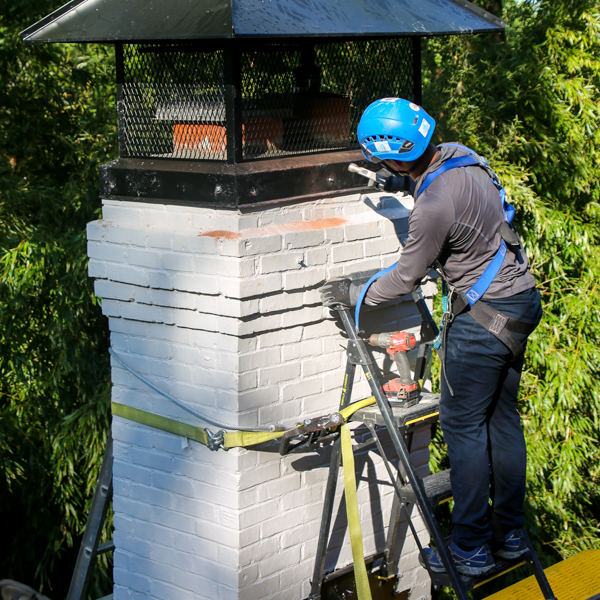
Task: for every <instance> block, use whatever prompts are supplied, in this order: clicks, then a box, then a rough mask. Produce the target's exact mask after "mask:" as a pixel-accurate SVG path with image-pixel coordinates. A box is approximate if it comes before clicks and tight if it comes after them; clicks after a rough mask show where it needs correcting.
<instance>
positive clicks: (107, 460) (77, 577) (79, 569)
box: [67, 432, 113, 600]
mask: <svg viewBox="0 0 600 600" xmlns="http://www.w3.org/2000/svg"><path fill="white" fill-rule="evenodd" d="M112 464H113V440H112V435H111V434H110V432H109V434H108V439H107V440H106V449H105V451H104V458H103V459H102V466H101V467H100V474H99V476H98V482H97V483H96V490H95V491H94V498H93V499H92V506H91V508H90V514H89V516H88V520H87V523H86V525H85V530H84V532H83V538H82V540H81V546H80V547H79V552H78V553H77V561H76V563H75V569H74V571H73V576H72V578H71V584H70V586H69V592H68V594H67V600H83V599H84V598H85V595H86V593H87V589H88V586H89V583H90V577H91V574H92V567H93V563H94V560H95V558H96V556H97V554H98V541H99V540H100V535H101V534H102V528H103V526H104V521H105V520H106V513H107V511H108V505H109V504H110V499H111V496H112V474H113V473H112V472H113V468H112ZM103 551H108V549H104V548H103Z"/></svg>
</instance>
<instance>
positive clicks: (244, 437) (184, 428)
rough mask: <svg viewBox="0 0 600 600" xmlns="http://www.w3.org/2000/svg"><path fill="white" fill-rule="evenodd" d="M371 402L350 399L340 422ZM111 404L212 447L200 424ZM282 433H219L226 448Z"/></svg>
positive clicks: (139, 420)
mask: <svg viewBox="0 0 600 600" xmlns="http://www.w3.org/2000/svg"><path fill="white" fill-rule="evenodd" d="M374 402H375V398H367V399H365V400H360V401H359V402H354V403H353V404H350V405H349V406H347V407H346V408H344V409H343V410H341V411H340V414H341V415H342V417H343V418H344V421H346V420H347V419H349V418H350V417H351V416H352V415H353V414H354V413H355V412H356V411H357V410H360V409H361V408H364V407H365V406H369V405H370V404H373V403H374ZM111 406H112V413H113V415H115V416H117V417H121V418H123V419H127V420H129V421H134V422H136V423H140V424H142V425H147V426H148V427H154V428H155V429H160V430H161V431H167V432H169V433H174V434H175V435H181V436H183V437H186V438H189V439H190V440H194V441H196V442H200V443H201V444H204V445H205V446H208V447H211V448H212V447H214V445H213V443H212V439H211V437H210V435H209V433H208V432H207V430H206V429H204V428H203V427H198V426H196V425H190V424H189V423H183V422H182V421H176V420H175V419H169V418H167V417H161V416H160V415H155V414H152V413H150V412H147V411H145V410H140V409H139V408H133V407H131V406H126V405H125V404H119V403H117V402H113V403H112V404H111ZM284 433H285V431H227V432H225V433H224V434H223V446H224V447H225V448H226V449H229V448H246V447H248V446H256V445H258V444H263V443H265V442H269V441H271V440H276V439H277V438H280V437H281V436H282V435H283V434H284Z"/></svg>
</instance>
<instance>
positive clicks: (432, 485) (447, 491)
mask: <svg viewBox="0 0 600 600" xmlns="http://www.w3.org/2000/svg"><path fill="white" fill-rule="evenodd" d="M423 486H424V487H425V493H426V494H427V497H428V498H429V501H430V502H431V506H432V507H434V506H438V504H441V503H442V502H447V501H448V500H450V499H451V498H452V487H451V486H450V469H447V470H446V471H440V472H439V473H433V474H432V475H427V477H424V478H423ZM402 491H403V492H404V497H405V498H406V499H407V500H408V501H409V502H413V503H414V502H415V497H414V492H413V490H412V488H411V486H410V485H405V486H404V487H403V488H402Z"/></svg>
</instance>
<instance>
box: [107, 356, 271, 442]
mask: <svg viewBox="0 0 600 600" xmlns="http://www.w3.org/2000/svg"><path fill="white" fill-rule="evenodd" d="M108 353H109V354H110V355H111V356H112V357H113V358H114V359H115V360H116V361H117V362H118V363H119V364H120V365H121V366H122V367H123V368H124V369H125V370H127V371H129V373H131V374H132V375H133V376H134V377H137V379H139V380H140V381H141V382H142V383H145V384H146V385H147V386H148V387H149V388H150V389H152V390H154V391H155V392H156V393H157V394H160V395H161V396H162V397H163V398H166V399H167V400H168V401H169V402H172V403H173V404H175V406H179V408H181V409H183V410H185V411H186V412H187V413H189V414H190V415H193V416H194V417H196V418H197V419H200V421H204V422H205V423H208V424H210V425H214V426H215V427H221V428H222V429H232V430H233V431H269V432H273V431H277V430H278V429H280V428H278V427H277V426H276V425H269V426H268V427H237V426H236V425H228V424H225V423H222V422H221V421H217V420H216V419H213V418H211V417H207V416H206V415H205V414H203V413H201V412H199V411H197V410H196V409H194V408H192V407H191V406H188V405H187V404H186V403H185V402H182V401H181V400H177V398H175V397H173V396H171V394H167V392H165V391H163V390H161V389H160V388H159V387H158V386H157V385H155V384H154V383H152V382H151V381H150V380H149V379H146V378H145V377H144V376H143V375H140V374H139V373H138V372H137V371H135V370H134V369H132V368H131V367H130V366H129V365H128V364H127V363H125V362H123V361H122V360H121V359H120V358H119V356H118V355H117V353H116V352H115V351H114V350H113V349H112V348H109V349H108Z"/></svg>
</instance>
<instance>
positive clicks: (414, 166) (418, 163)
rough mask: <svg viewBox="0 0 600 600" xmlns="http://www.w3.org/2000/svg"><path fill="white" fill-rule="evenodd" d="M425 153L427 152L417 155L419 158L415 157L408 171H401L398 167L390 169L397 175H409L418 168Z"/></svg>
mask: <svg viewBox="0 0 600 600" xmlns="http://www.w3.org/2000/svg"><path fill="white" fill-rule="evenodd" d="M426 153H427V151H425V152H424V153H423V154H421V156H419V158H417V159H416V160H415V163H414V165H413V166H412V167H411V168H410V169H408V171H401V170H400V169H392V170H393V171H395V172H396V173H397V174H398V175H403V176H404V177H409V176H410V175H411V174H412V173H414V172H415V171H416V170H417V169H418V168H419V166H420V165H421V163H422V162H423V158H424V157H425V154H426ZM386 166H387V165H386Z"/></svg>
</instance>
